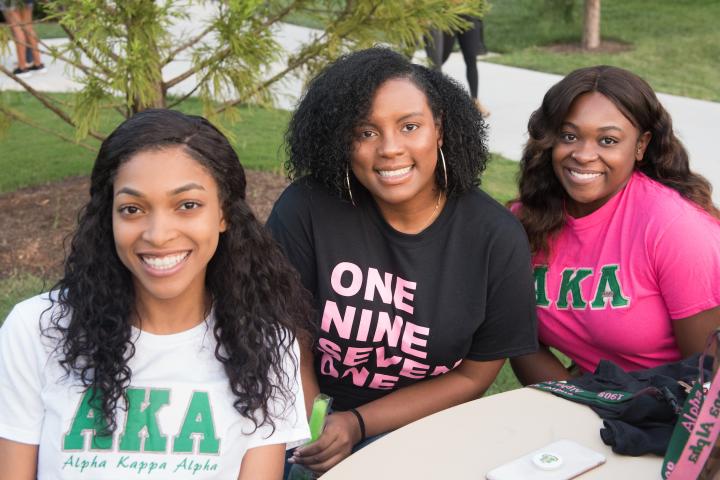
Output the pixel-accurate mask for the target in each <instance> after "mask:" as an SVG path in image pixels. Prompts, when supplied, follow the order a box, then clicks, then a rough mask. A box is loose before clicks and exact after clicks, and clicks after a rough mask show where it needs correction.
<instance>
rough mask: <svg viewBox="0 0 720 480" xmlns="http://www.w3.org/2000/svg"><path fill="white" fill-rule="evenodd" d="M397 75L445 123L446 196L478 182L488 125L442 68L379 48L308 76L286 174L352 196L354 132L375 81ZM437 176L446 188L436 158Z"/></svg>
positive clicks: (289, 139) (291, 131)
mask: <svg viewBox="0 0 720 480" xmlns="http://www.w3.org/2000/svg"><path fill="white" fill-rule="evenodd" d="M398 78H407V79H408V80H410V81H411V82H413V83H414V84H415V85H416V86H417V87H418V88H419V89H420V90H421V91H422V92H424V93H425V96H426V97H427V100H428V104H429V106H430V110H431V111H432V113H433V116H434V117H435V120H436V122H438V123H439V124H440V125H441V127H442V135H443V152H444V154H445V160H446V163H447V170H448V172H447V174H448V184H447V191H446V194H447V195H448V197H452V196H455V195H460V194H462V193H463V192H466V191H468V190H470V189H471V188H473V187H475V186H477V185H479V184H480V175H481V173H482V172H483V171H484V170H485V166H486V163H487V157H488V155H487V146H486V136H487V125H486V124H485V122H484V121H483V119H482V116H481V115H480V113H479V112H478V110H477V108H476V107H475V105H474V103H473V101H472V98H470V95H469V94H468V93H467V92H466V91H465V90H464V89H463V88H462V87H461V86H460V84H458V83H457V82H455V81H454V80H452V79H450V78H449V77H447V76H445V75H443V74H442V73H440V72H437V71H434V70H431V69H429V68H426V67H424V66H422V65H416V64H413V63H411V62H410V61H409V60H408V59H407V58H406V57H404V56H403V55H401V54H399V53H396V52H394V51H392V50H390V49H387V48H381V47H375V48H370V49H367V50H361V51H359V52H355V53H350V54H348V55H345V56H343V57H340V58H339V59H338V60H336V61H335V62H333V63H331V64H330V65H329V66H328V67H326V68H325V70H323V71H322V72H321V73H320V74H319V75H318V76H317V77H315V78H314V79H313V80H312V81H311V82H310V84H309V86H308V89H307V91H306V93H305V95H304V96H303V98H302V99H301V101H300V104H299V105H298V107H297V109H296V110H295V113H294V114H293V116H292V118H291V120H290V124H289V126H288V130H287V132H286V134H285V141H286V149H287V157H288V159H287V161H286V163H285V169H286V170H287V172H288V175H289V177H290V179H293V180H294V179H298V178H300V177H304V176H309V177H311V178H312V179H314V180H315V181H317V182H319V183H320V184H322V185H323V186H325V187H326V188H327V189H328V191H329V192H331V193H333V194H335V195H337V196H338V197H339V198H344V199H346V200H349V197H348V193H347V187H346V185H345V174H346V171H348V168H349V165H350V157H351V154H352V143H353V130H354V128H355V127H356V126H357V125H358V124H359V123H360V121H361V120H362V119H363V118H365V117H366V116H367V115H368V113H369V111H370V107H371V105H372V100H373V97H374V95H375V92H376V91H377V89H378V87H380V85H382V84H383V83H384V82H386V81H388V80H392V79H398ZM350 175H351V176H352V171H350ZM435 177H436V178H435V180H436V184H437V186H438V187H439V188H441V189H445V180H444V173H443V171H442V167H441V166H440V162H438V167H437V168H436V171H435ZM351 181H353V187H352V188H353V189H355V188H360V183H359V182H357V180H355V179H354V178H353V179H352V180H351Z"/></svg>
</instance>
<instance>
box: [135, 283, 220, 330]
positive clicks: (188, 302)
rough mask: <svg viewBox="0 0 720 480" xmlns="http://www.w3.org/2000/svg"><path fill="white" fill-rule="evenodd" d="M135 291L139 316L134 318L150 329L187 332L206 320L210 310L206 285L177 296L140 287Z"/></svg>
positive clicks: (136, 323)
mask: <svg viewBox="0 0 720 480" xmlns="http://www.w3.org/2000/svg"><path fill="white" fill-rule="evenodd" d="M135 291H136V292H137V297H136V302H135V315H136V316H135V317H134V318H133V320H132V322H133V325H135V326H136V327H138V328H140V329H141V330H143V331H145V332H148V333H153V334H156V335H170V334H173V333H179V332H184V331H185V330H189V329H191V328H193V327H195V326H196V325H198V324H200V323H201V322H203V321H204V320H205V317H206V316H207V314H208V312H209V310H210V303H211V302H210V298H209V295H208V294H207V293H206V292H205V289H204V287H203V289H202V290H201V291H199V292H185V293H183V295H180V296H179V297H178V298H173V299H159V298H156V297H153V296H151V295H149V294H147V292H145V291H143V290H141V289H138V288H136V289H135Z"/></svg>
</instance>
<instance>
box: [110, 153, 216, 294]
mask: <svg viewBox="0 0 720 480" xmlns="http://www.w3.org/2000/svg"><path fill="white" fill-rule="evenodd" d="M225 229H226V223H225V220H224V217H223V212H222V207H221V204H220V199H219V191H218V186H217V183H216V182H215V180H214V178H213V177H212V176H211V175H210V173H208V171H207V170H206V169H205V168H204V167H203V166H202V165H201V164H200V163H198V162H197V161H196V160H195V159H193V158H192V157H191V156H189V155H188V154H187V153H186V152H185V150H184V148H183V147H179V146H172V147H167V148H162V149H152V150H145V151H141V152H139V153H137V154H135V155H134V156H133V157H132V158H130V160H128V161H127V162H125V163H123V164H122V166H121V167H120V168H119V169H118V172H117V175H116V177H115V181H114V185H113V236H114V239H115V248H116V251H117V254H118V256H119V257H120V261H122V263H123V264H124V265H125V267H127V269H128V270H130V272H131V273H132V276H133V283H134V285H135V292H136V295H138V297H144V296H148V297H149V298H154V299H158V300H171V299H173V298H177V297H178V296H180V295H183V294H186V293H190V292H192V293H193V294H200V295H202V294H203V292H204V285H205V272H206V269H207V265H208V262H209V261H210V259H211V258H212V256H213V255H214V254H215V250H216V249H217V245H218V241H219V237H220V233H221V232H223V231H225Z"/></svg>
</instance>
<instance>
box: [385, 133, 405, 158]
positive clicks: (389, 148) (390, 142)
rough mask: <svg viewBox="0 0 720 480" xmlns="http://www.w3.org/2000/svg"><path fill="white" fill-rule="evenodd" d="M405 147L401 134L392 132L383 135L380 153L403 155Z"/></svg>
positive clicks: (388, 156)
mask: <svg viewBox="0 0 720 480" xmlns="http://www.w3.org/2000/svg"><path fill="white" fill-rule="evenodd" d="M404 148H405V147H404V146H403V143H402V138H401V136H400V135H397V134H396V133H394V132H390V133H385V134H383V135H382V137H381V141H380V145H379V147H378V153H379V154H380V156H382V157H386V158H392V157H397V156H398V155H401V154H402V153H403V151H404Z"/></svg>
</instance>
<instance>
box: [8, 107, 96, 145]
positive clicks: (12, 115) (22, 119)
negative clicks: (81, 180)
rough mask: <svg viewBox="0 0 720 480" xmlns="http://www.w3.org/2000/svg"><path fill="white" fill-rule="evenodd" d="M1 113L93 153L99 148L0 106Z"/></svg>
mask: <svg viewBox="0 0 720 480" xmlns="http://www.w3.org/2000/svg"><path fill="white" fill-rule="evenodd" d="M0 112H1V113H3V114H5V115H7V116H8V117H10V118H12V119H13V120H17V121H18V122H21V123H24V124H25V125H28V126H30V127H32V128H35V129H37V130H40V131H41V132H45V133H49V134H50V135H53V136H55V137H58V138H60V139H61V140H65V141H66V142H70V143H74V144H76V145H79V146H81V147H83V148H85V149H87V150H90V151H91V152H95V151H97V147H93V146H91V145H88V144H86V143H82V142H76V141H75V139H73V138H70V137H68V136H67V135H63V134H62V133H60V132H56V131H54V130H51V129H49V128H47V127H43V126H42V125H40V124H38V123H36V122H33V121H32V120H29V119H28V118H26V117H25V116H23V115H18V114H16V113H15V112H13V111H12V110H8V109H7V108H5V107H4V106H3V105H0Z"/></svg>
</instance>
